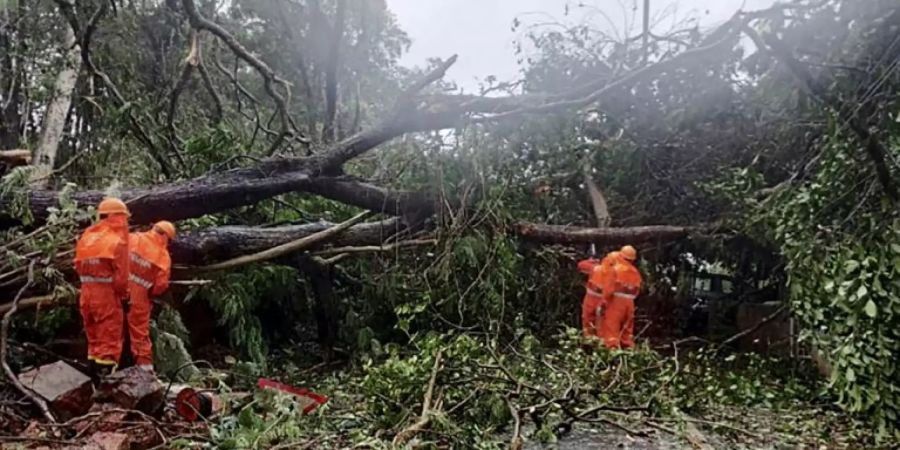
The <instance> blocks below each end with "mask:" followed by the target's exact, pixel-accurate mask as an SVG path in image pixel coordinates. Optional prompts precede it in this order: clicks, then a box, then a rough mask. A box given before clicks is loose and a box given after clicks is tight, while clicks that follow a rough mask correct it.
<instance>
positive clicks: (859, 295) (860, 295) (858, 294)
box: [856, 284, 869, 299]
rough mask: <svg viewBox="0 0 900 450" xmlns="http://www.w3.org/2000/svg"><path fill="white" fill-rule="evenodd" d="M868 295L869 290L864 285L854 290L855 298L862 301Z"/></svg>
mask: <svg viewBox="0 0 900 450" xmlns="http://www.w3.org/2000/svg"><path fill="white" fill-rule="evenodd" d="M868 293H869V288H867V287H866V285H864V284H862V285H860V286H859V289H857V290H856V298H859V299H862V298H863V297H865V296H866V294H868Z"/></svg>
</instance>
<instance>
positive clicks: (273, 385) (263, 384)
mask: <svg viewBox="0 0 900 450" xmlns="http://www.w3.org/2000/svg"><path fill="white" fill-rule="evenodd" d="M256 384H257V386H259V388H260V389H265V388H269V389H275V390H278V391H281V392H286V393H288V394H292V395H296V396H297V397H302V398H305V399H308V400H309V401H308V403H309V404H307V405H306V406H305V407H304V408H303V414H309V413H311V412H313V411H315V409H316V408H318V407H319V406H320V405H324V404H325V402H327V401H328V397H326V396H324V395H321V394H317V393H315V392H313V391H310V390H309V389H306V388H298V387H294V386H290V385H287V384H284V383H279V382H277V381H275V380H269V379H267V378H260V379H259V381H257V383H256Z"/></svg>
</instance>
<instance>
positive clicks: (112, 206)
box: [97, 197, 131, 216]
mask: <svg viewBox="0 0 900 450" xmlns="http://www.w3.org/2000/svg"><path fill="white" fill-rule="evenodd" d="M97 214H100V215H101V216H107V215H112V214H124V215H126V216H131V213H130V212H128V206H126V205H125V202H123V201H122V200H119V199H117V198H114V197H107V198H105V199H103V201H102V202H100V204H99V205H98V206H97Z"/></svg>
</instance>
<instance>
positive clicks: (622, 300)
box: [600, 258, 641, 348]
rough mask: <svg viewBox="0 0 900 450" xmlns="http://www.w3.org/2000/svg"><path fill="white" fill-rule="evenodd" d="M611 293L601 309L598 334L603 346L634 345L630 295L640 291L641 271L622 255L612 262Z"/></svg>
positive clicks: (631, 296)
mask: <svg viewBox="0 0 900 450" xmlns="http://www.w3.org/2000/svg"><path fill="white" fill-rule="evenodd" d="M613 274H614V275H615V276H614V282H613V286H612V289H611V290H610V291H611V292H612V296H611V298H610V299H609V302H608V303H607V304H606V308H604V310H603V317H602V319H601V321H600V336H601V337H602V338H603V342H604V343H605V344H606V347H607V348H620V347H622V348H631V347H634V299H635V298H636V297H637V296H638V294H639V293H640V291H641V273H640V271H638V269H637V267H635V266H634V264H632V263H631V262H630V261H628V260H626V259H625V258H617V259H616V261H615V263H614V265H613Z"/></svg>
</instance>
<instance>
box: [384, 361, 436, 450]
mask: <svg viewBox="0 0 900 450" xmlns="http://www.w3.org/2000/svg"><path fill="white" fill-rule="evenodd" d="M443 355H444V349H439V350H438V352H437V355H435V357H434V365H433V366H432V367H431V376H430V377H429V378H428V385H427V386H426V388H425V396H424V397H423V398H422V413H421V414H419V419H418V420H416V421H415V422H413V423H412V424H411V425H410V426H408V427H406V428H404V429H403V430H401V431H400V432H399V433H397V435H396V436H394V440H393V442H392V445H394V446H395V447H398V446H402V445H403V444H405V443H407V442H408V441H409V440H410V439H412V438H413V436H415V435H416V434H417V433H419V432H420V431H422V430H424V429H425V427H427V426H428V424H429V423H431V417H432V416H433V414H434V412H433V411H432V409H440V404H441V402H440V400H438V401H437V402H436V407H435V408H432V405H431V403H432V401H433V398H434V385H435V382H436V380H437V376H438V373H439V372H440V371H441V362H442V357H443Z"/></svg>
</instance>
